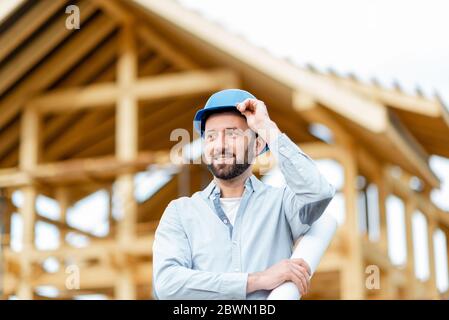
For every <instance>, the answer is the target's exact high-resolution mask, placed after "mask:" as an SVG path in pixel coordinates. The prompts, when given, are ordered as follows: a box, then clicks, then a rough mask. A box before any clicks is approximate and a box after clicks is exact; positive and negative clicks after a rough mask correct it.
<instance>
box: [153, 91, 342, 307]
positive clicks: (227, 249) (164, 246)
mask: <svg viewBox="0 0 449 320" xmlns="http://www.w3.org/2000/svg"><path fill="white" fill-rule="evenodd" d="M194 124H195V128H196V129H197V130H198V131H199V132H200V134H201V137H202V139H203V156H204V159H205V161H206V164H207V166H208V169H209V171H210V172H211V173H212V174H213V176H214V178H213V180H212V182H211V183H210V184H209V185H208V186H207V187H206V188H205V189H204V190H202V191H199V192H196V193H195V194H193V195H192V196H191V197H181V198H179V199H176V200H173V201H171V202H170V203H169V205H168V206H167V208H166V210H165V212H164V214H163V216H162V218H161V220H160V223H159V226H158V228H157V230H156V234H155V240H154V244H153V284H154V295H155V297H156V298H158V299H266V298H267V296H268V295H269V293H270V291H271V290H272V289H274V288H276V287H277V286H279V285H281V284H282V283H283V282H285V281H292V282H294V283H295V285H296V286H297V287H298V289H299V291H300V293H301V295H304V294H306V293H307V290H308V288H309V279H310V268H309V266H308V265H307V263H306V262H305V261H304V260H302V259H290V256H291V254H292V249H293V245H294V243H295V241H296V240H297V239H298V238H299V237H300V236H301V235H303V234H304V233H305V232H307V231H308V230H309V228H310V226H311V225H312V223H313V222H314V221H316V220H317V219H318V218H319V217H320V216H321V214H322V213H323V211H324V210H325V209H326V207H327V205H328V204H329V202H330V201H331V199H332V197H333V196H334V194H335V189H334V187H333V186H332V185H330V184H329V183H328V182H327V181H326V179H325V178H324V177H323V176H322V175H321V174H320V172H319V171H318V169H317V167H316V165H315V164H314V162H313V161H312V160H311V159H310V158H309V157H308V156H307V155H306V154H305V153H304V152H303V151H302V150H301V149H300V148H299V147H298V146H297V145H296V144H294V143H293V142H292V141H291V140H290V139H289V138H288V137H287V136H286V135H285V133H282V132H281V131H280V130H279V128H278V127H277V125H276V123H274V122H273V121H272V120H271V119H270V117H269V115H268V111H267V107H266V106H265V104H264V102H262V101H260V100H257V99H256V98H255V97H254V96H253V95H251V94H250V93H248V92H246V91H243V90H238V89H228V90H223V91H220V92H217V93H215V94H213V95H212V96H211V97H210V98H209V100H208V101H207V103H206V106H205V107H204V108H203V109H201V110H199V111H198V112H197V114H196V116H195V121H194ZM248 133H249V134H248ZM267 149H270V150H271V152H272V153H273V154H274V156H275V158H276V160H277V162H278V165H279V168H280V170H281V172H282V174H283V175H284V178H285V180H286V186H285V187H283V188H274V187H271V186H268V185H266V184H264V183H263V182H261V181H260V180H259V179H257V178H256V177H255V176H254V175H253V174H252V167H253V162H254V161H253V160H254V158H255V157H256V156H257V155H258V154H260V153H263V152H264V151H266V150H267Z"/></svg>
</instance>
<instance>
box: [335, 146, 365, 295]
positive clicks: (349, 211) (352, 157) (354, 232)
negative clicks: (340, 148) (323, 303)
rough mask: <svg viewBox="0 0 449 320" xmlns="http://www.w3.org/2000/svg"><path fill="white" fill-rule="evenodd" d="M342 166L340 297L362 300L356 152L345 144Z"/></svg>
mask: <svg viewBox="0 0 449 320" xmlns="http://www.w3.org/2000/svg"><path fill="white" fill-rule="evenodd" d="M342 165H343V167H344V176H345V184H344V187H343V193H344V196H345V208H346V216H345V222H344V224H343V226H342V228H343V229H342V230H344V233H343V234H344V238H345V240H344V243H345V244H346V250H345V255H346V258H347V260H346V264H345V266H344V267H343V269H342V278H341V298H342V299H356V300H363V299H364V298H365V295H366V292H365V281H364V275H365V274H364V269H363V268H364V264H363V249H362V241H361V236H360V232H359V221H358V217H359V215H358V211H357V188H356V185H355V183H356V179H357V175H358V174H357V171H358V170H357V163H356V154H355V152H354V149H353V147H352V146H351V145H348V146H347V153H346V157H345V161H343V163H342Z"/></svg>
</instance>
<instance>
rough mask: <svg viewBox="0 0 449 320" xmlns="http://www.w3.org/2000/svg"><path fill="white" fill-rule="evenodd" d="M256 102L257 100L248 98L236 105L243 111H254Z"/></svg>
mask: <svg viewBox="0 0 449 320" xmlns="http://www.w3.org/2000/svg"><path fill="white" fill-rule="evenodd" d="M256 103H257V100H255V99H251V98H248V99H246V100H244V101H243V102H240V103H238V104H237V106H236V107H237V110H239V111H240V112H241V113H245V111H254V110H255V105H256Z"/></svg>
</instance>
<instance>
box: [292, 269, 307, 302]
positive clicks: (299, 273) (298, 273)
mask: <svg viewBox="0 0 449 320" xmlns="http://www.w3.org/2000/svg"><path fill="white" fill-rule="evenodd" d="M291 266H292V269H291V270H292V271H293V272H294V273H295V275H296V276H297V277H298V278H299V279H300V280H301V283H302V286H303V288H304V290H305V291H304V292H302V293H301V294H302V295H305V294H307V292H309V288H310V276H309V275H308V273H307V271H306V269H305V268H303V267H300V266H298V265H296V264H293V263H292V265H291Z"/></svg>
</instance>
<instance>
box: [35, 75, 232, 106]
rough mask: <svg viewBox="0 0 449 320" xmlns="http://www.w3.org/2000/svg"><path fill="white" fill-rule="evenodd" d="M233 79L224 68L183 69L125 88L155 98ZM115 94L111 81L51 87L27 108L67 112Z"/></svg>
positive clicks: (101, 102) (196, 90)
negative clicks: (52, 88) (58, 88)
mask: <svg viewBox="0 0 449 320" xmlns="http://www.w3.org/2000/svg"><path fill="white" fill-rule="evenodd" d="M235 81H236V75H235V74H234V72H232V71H230V70H226V69H215V70H201V71H185V72H176V73H172V74H164V75H159V76H155V77H148V78H141V79H139V80H138V81H136V82H135V83H134V85H133V86H132V87H129V88H127V90H128V93H129V94H133V95H134V96H136V98H138V99H139V100H155V99H163V98H170V97H173V98H176V97H182V96H187V95H194V94H208V93H210V92H214V91H216V90H220V89H224V88H227V87H231V86H232V84H234V83H235ZM119 95H120V90H118V87H117V86H116V85H115V84H114V83H100V84H93V85H90V86H87V87H80V88H72V89H63V90H55V91H54V92H51V93H47V94H45V95H42V96H40V97H36V98H34V99H32V100H31V101H30V102H29V103H28V107H30V108H36V110H38V111H39V112H41V113H44V112H45V113H49V112H67V111H73V110H76V109H82V108H93V107H97V106H107V105H112V104H113V103H115V101H116V100H117V99H118V97H119Z"/></svg>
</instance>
